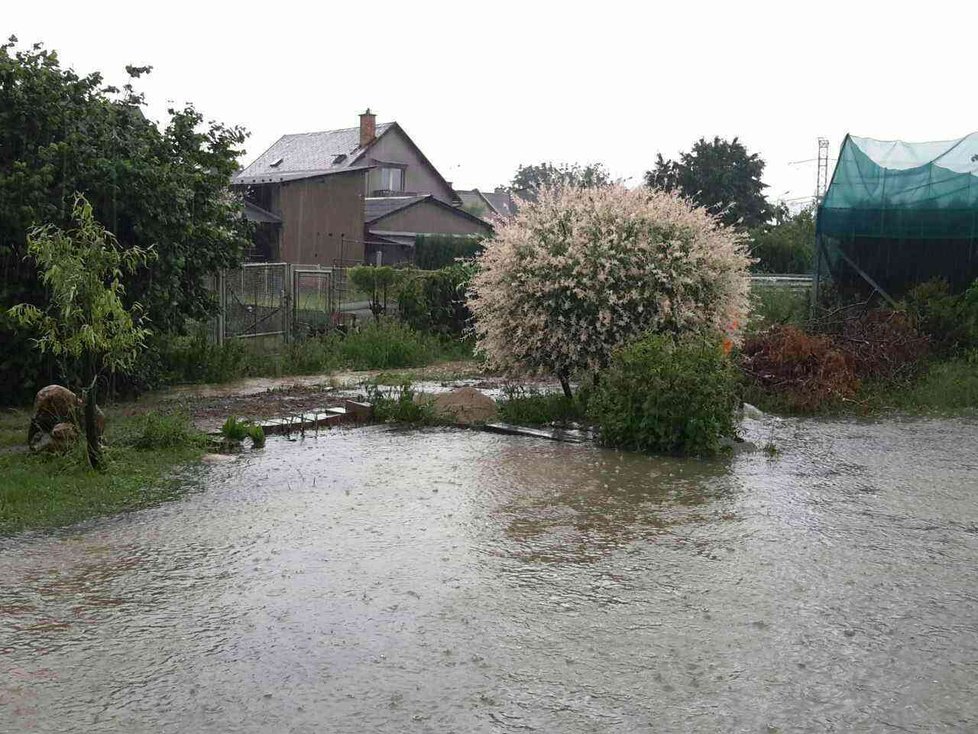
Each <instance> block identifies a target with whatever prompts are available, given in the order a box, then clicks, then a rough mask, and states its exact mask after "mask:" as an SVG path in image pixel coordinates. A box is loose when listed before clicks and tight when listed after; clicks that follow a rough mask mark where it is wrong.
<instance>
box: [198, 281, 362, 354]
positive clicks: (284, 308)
mask: <svg viewBox="0 0 978 734" xmlns="http://www.w3.org/2000/svg"><path fill="white" fill-rule="evenodd" d="M348 270H349V269H348V268H342V267H332V268H330V267H323V266H316V265H291V264H289V263H252V264H248V265H244V266H242V267H240V268H236V269H233V270H225V271H223V272H221V273H219V274H217V275H214V276H211V277H210V278H209V279H208V280H207V281H206V282H207V285H208V287H209V289H210V290H211V291H212V292H213V293H214V294H215V296H216V297H217V302H218V304H217V306H218V307H217V312H216V313H215V315H214V317H213V318H212V319H211V320H210V323H209V324H208V326H207V333H208V337H209V339H210V340H211V341H212V342H215V343H221V342H223V341H225V340H227V339H249V338H262V339H265V340H268V339H272V340H274V339H279V340H281V341H283V342H285V341H288V340H289V339H290V338H292V337H293V336H296V337H303V336H310V335H315V334H322V333H325V332H326V331H328V330H330V329H334V328H348V327H349V326H350V325H351V324H352V323H355V322H356V320H357V318H358V317H360V316H361V315H362V313H361V312H363V311H365V310H366V311H367V312H368V313H369V304H368V298H369V297H368V296H367V295H366V294H363V293H360V292H359V291H358V289H357V288H356V287H355V286H354V285H353V283H352V280H351V279H350V277H349V273H348Z"/></svg>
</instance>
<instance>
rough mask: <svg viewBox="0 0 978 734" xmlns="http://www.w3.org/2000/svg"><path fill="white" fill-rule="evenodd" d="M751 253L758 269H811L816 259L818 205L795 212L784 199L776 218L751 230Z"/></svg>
mask: <svg viewBox="0 0 978 734" xmlns="http://www.w3.org/2000/svg"><path fill="white" fill-rule="evenodd" d="M750 254H751V255H752V256H753V257H754V259H755V260H756V262H755V263H754V265H753V266H752V270H754V271H755V272H759V273H810V272H811V270H812V267H813V265H814V263H815V208H814V207H813V206H809V207H806V208H804V209H802V210H801V211H798V212H796V213H794V214H792V213H791V212H790V211H789V210H788V207H787V206H785V205H784V204H783V203H782V204H779V205H778V206H777V207H775V210H774V221H773V222H771V223H768V224H764V225H763V226H760V227H755V228H754V229H752V230H751V231H750Z"/></svg>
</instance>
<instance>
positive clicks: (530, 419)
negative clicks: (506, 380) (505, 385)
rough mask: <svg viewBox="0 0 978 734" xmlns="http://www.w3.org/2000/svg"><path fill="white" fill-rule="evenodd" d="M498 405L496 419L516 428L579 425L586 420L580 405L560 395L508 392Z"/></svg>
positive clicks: (532, 391) (518, 389) (575, 398)
mask: <svg viewBox="0 0 978 734" xmlns="http://www.w3.org/2000/svg"><path fill="white" fill-rule="evenodd" d="M497 405H498V406H499V419H500V420H501V421H503V422H504V423H512V424H514V425H518V426H566V425H569V424H571V423H582V422H584V421H585V420H586V417H587V410H586V409H585V406H584V404H583V402H582V401H581V400H580V399H579V398H577V397H574V398H568V397H567V396H566V395H564V394H563V393H541V392H538V391H534V390H525V389H523V388H515V389H508V390H506V393H505V397H504V398H503V399H502V400H499V401H497Z"/></svg>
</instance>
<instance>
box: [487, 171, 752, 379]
mask: <svg viewBox="0 0 978 734" xmlns="http://www.w3.org/2000/svg"><path fill="white" fill-rule="evenodd" d="M478 262H479V265H480V270H479V272H478V273H477V274H476V275H475V277H474V278H473V281H472V288H471V293H470V300H469V306H470V308H471V310H472V314H473V316H474V318H475V333H476V339H477V348H478V350H479V351H480V352H482V353H483V354H485V355H486V357H487V358H488V359H489V361H490V363H491V364H492V365H494V366H495V367H498V368H500V369H503V370H517V371H528V372H531V373H539V372H550V373H552V374H555V375H556V376H557V378H558V379H559V380H560V382H561V385H562V386H563V388H564V393H565V394H566V395H568V396H570V394H571V390H570V376H571V375H572V374H574V373H579V372H585V371H586V372H591V373H594V374H597V372H598V371H600V370H601V369H603V368H605V367H606V366H607V365H608V362H609V360H610V357H611V352H612V350H614V349H615V348H616V347H618V346H620V345H622V344H624V343H626V342H629V341H631V340H633V339H635V338H637V337H639V336H641V335H644V334H646V333H649V332H652V333H656V332H670V333H677V334H679V333H683V332H687V331H695V330H712V331H715V332H720V331H723V330H731V329H732V328H736V326H737V324H738V323H739V322H740V321H741V319H742V318H743V315H744V313H745V311H746V308H747V294H748V288H749V280H748V274H747V267H748V265H749V263H750V259H749V258H748V256H747V254H746V250H745V246H744V243H743V240H742V237H741V235H739V234H737V233H736V232H734V231H733V230H732V229H730V228H728V227H725V226H723V225H721V224H720V223H719V222H718V221H717V220H716V219H715V218H714V217H713V216H711V215H710V214H709V213H707V212H706V210H704V209H700V208H694V207H693V206H692V205H691V204H689V203H688V202H687V201H686V200H685V199H682V198H681V197H679V196H678V195H676V194H671V193H666V192H662V191H649V190H647V189H635V190H631V191H629V190H627V189H625V188H624V187H622V186H608V187H604V188H599V189H575V188H556V189H544V190H542V191H541V194H540V197H539V198H538V200H537V201H535V202H528V203H526V204H524V206H523V207H521V208H520V210H519V212H518V213H517V214H516V216H515V217H513V218H512V219H510V220H509V221H507V222H504V223H501V224H500V225H499V226H498V228H497V230H496V236H495V238H494V239H492V240H490V241H489V243H488V244H487V247H486V250H485V252H484V253H483V254H482V255H481V257H480V258H479V261H478Z"/></svg>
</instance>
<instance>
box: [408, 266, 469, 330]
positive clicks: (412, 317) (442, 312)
mask: <svg viewBox="0 0 978 734" xmlns="http://www.w3.org/2000/svg"><path fill="white" fill-rule="evenodd" d="M475 271H476V265H475V264H474V263H471V262H468V263H455V264H453V265H449V266H447V267H444V268H441V269H440V270H432V271H424V270H408V271H404V280H403V282H402V285H401V289H400V292H399V294H398V299H397V310H398V315H399V316H400V317H401V320H402V321H404V322H405V323H406V324H408V325H409V326H411V327H412V328H413V329H417V330H418V331H429V332H433V333H435V334H441V335H444V336H450V337H459V336H461V335H462V334H464V333H465V332H466V330H467V329H468V326H469V322H470V321H471V319H472V313H471V312H470V311H469V308H468V306H467V305H466V303H465V293H466V291H467V290H468V287H469V282H470V281H471V280H472V276H473V275H474V274H475Z"/></svg>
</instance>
